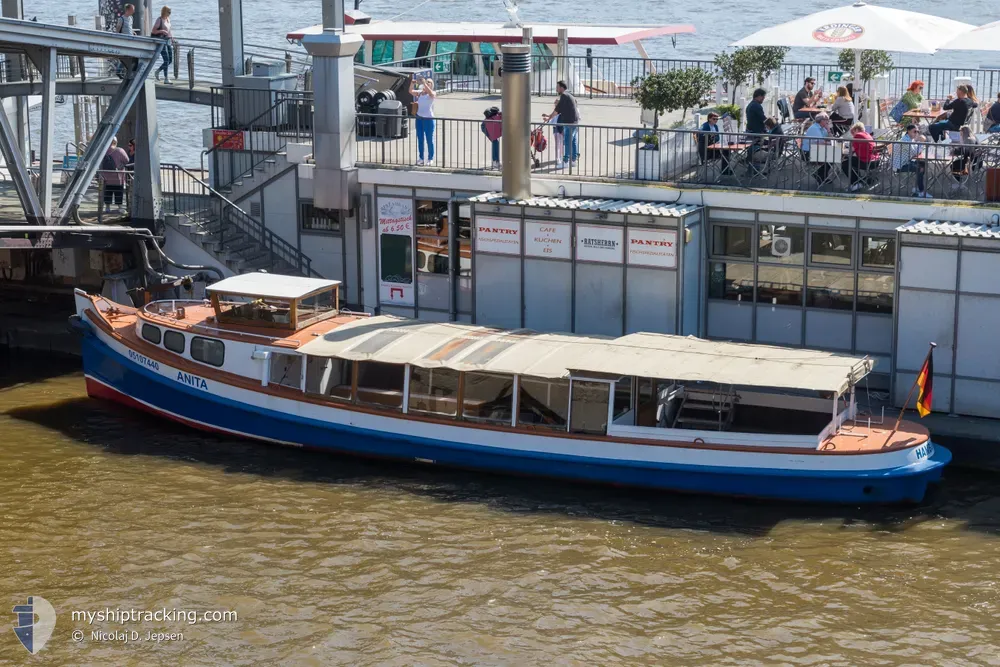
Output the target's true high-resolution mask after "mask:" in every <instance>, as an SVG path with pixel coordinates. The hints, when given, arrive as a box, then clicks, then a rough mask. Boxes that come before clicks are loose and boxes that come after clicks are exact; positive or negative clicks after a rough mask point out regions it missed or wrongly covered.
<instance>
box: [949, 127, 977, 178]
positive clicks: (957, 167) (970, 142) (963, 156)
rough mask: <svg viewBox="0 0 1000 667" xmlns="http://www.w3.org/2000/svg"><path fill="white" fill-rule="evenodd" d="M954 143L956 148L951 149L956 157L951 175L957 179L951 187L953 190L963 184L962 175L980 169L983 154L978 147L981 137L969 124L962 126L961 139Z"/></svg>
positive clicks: (952, 163) (952, 162)
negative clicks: (977, 135)
mask: <svg viewBox="0 0 1000 667" xmlns="http://www.w3.org/2000/svg"><path fill="white" fill-rule="evenodd" d="M952 145H953V146H954V148H952V150H951V155H952V157H953V158H954V159H953V160H952V161H951V175H952V178H954V179H955V183H954V184H953V185H952V186H951V187H952V189H953V190H957V189H958V188H960V187H961V185H962V177H964V176H968V175H969V172H970V171H972V170H973V169H979V167H980V166H981V163H982V156H981V155H980V151H979V149H978V148H976V147H977V146H978V145H979V139H977V138H976V135H974V134H973V133H972V128H970V127H969V126H968V125H963V126H962V129H961V130H959V140H958V141H957V142H955V143H954V144H952Z"/></svg>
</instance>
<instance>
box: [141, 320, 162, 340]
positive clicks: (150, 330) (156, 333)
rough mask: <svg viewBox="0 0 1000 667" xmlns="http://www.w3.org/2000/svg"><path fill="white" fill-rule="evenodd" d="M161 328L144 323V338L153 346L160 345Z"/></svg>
mask: <svg viewBox="0 0 1000 667" xmlns="http://www.w3.org/2000/svg"><path fill="white" fill-rule="evenodd" d="M161 335H162V334H161V333H160V327H154V326H153V325H152V324H146V323H143V325H142V337H143V338H145V339H146V340H148V341H149V342H150V343H152V344H153V345H159V344H160V337H161Z"/></svg>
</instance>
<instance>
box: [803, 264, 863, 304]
mask: <svg viewBox="0 0 1000 667" xmlns="http://www.w3.org/2000/svg"><path fill="white" fill-rule="evenodd" d="M806 305H807V306H809V307H810V308H831V309H833V310H853V309H854V273H853V272H851V271H819V270H817V269H810V270H809V287H808V288H807V290H806Z"/></svg>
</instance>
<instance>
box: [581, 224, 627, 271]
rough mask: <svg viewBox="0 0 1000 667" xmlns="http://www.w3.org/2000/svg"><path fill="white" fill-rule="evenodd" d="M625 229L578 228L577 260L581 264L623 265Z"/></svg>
mask: <svg viewBox="0 0 1000 667" xmlns="http://www.w3.org/2000/svg"><path fill="white" fill-rule="evenodd" d="M624 231H625V230H624V229H622V228H621V227H595V226H591V225H577V226H576V258H577V260H579V261H581V262H603V263H606V264H621V263H622V261H624V258H625V253H624V251H623V249H622V241H623V240H624V239H623V237H624Z"/></svg>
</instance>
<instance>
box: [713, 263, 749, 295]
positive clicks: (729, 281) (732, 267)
mask: <svg viewBox="0 0 1000 667" xmlns="http://www.w3.org/2000/svg"><path fill="white" fill-rule="evenodd" d="M708 298H709V299H725V300H727V301H750V300H751V299H752V298H753V264H733V263H730V262H710V263H709V265H708Z"/></svg>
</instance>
